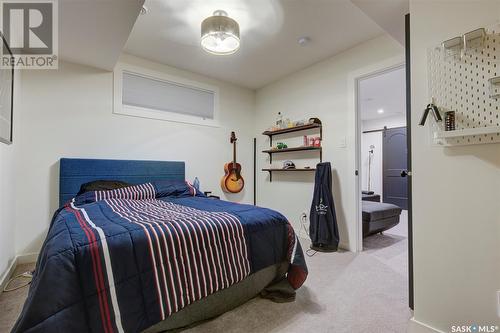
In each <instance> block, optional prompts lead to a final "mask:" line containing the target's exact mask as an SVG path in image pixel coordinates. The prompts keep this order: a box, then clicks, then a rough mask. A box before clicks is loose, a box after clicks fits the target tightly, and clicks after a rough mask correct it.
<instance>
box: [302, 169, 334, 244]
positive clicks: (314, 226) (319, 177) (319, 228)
mask: <svg viewBox="0 0 500 333" xmlns="http://www.w3.org/2000/svg"><path fill="white" fill-rule="evenodd" d="M309 219H310V223H309V236H310V237H311V241H312V245H311V248H312V249H314V250H317V251H324V252H332V251H337V247H338V245H339V230H338V225H337V217H336V215H335V203H334V202H333V196H332V167H331V165H330V162H325V163H318V165H317V166H316V176H315V183H314V196H313V201H312V205H311V213H310V214H309Z"/></svg>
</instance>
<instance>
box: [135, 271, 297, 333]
mask: <svg viewBox="0 0 500 333" xmlns="http://www.w3.org/2000/svg"><path fill="white" fill-rule="evenodd" d="M287 270H288V263H287V262H283V263H281V264H276V265H273V266H269V267H266V268H264V269H261V270H260V271H258V272H256V273H254V274H252V275H250V276H248V277H247V278H246V279H244V280H242V281H240V282H239V283H237V284H234V285H232V286H231V287H229V288H227V289H223V290H221V291H218V292H216V293H215V294H212V295H209V296H208V297H205V298H203V299H201V300H199V301H196V302H195V303H193V304H190V305H188V306H187V307H185V308H184V309H182V310H180V311H179V312H176V313H174V314H172V315H171V316H170V317H168V318H167V319H165V320H163V321H161V322H159V323H158V324H156V325H153V326H151V327H150V328H148V329H146V330H144V331H143V333H158V332H166V331H172V330H178V329H180V328H187V327H189V326H194V325H196V324H199V323H200V322H203V321H206V320H208V319H211V318H214V317H217V316H220V315H221V314H223V313H225V312H228V311H230V310H232V309H234V308H237V307H238V306H240V305H242V304H243V303H245V302H247V301H249V300H251V299H252V298H254V297H255V296H257V295H258V294H259V293H260V292H261V291H263V290H264V289H265V288H266V287H267V286H269V285H271V284H273V283H274V282H279V281H280V280H282V279H283V278H284V276H285V273H286V272H287Z"/></svg>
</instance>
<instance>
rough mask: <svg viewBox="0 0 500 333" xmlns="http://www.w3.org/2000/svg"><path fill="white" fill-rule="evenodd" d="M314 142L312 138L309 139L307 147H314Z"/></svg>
mask: <svg viewBox="0 0 500 333" xmlns="http://www.w3.org/2000/svg"><path fill="white" fill-rule="evenodd" d="M314 141H315V139H314V138H313V137H310V138H309V147H314Z"/></svg>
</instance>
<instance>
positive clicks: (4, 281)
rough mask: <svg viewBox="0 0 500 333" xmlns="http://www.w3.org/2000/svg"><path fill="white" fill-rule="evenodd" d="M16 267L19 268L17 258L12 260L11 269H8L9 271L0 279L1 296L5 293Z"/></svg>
mask: <svg viewBox="0 0 500 333" xmlns="http://www.w3.org/2000/svg"><path fill="white" fill-rule="evenodd" d="M16 266H17V256H16V257H14V259H12V260H11V262H10V265H9V267H7V270H6V271H5V272H4V273H3V275H2V277H1V279H0V294H1V293H2V292H3V288H5V285H6V284H7V282H8V281H9V279H10V277H11V276H12V274H14V270H15V269H16Z"/></svg>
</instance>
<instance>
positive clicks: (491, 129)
mask: <svg viewBox="0 0 500 333" xmlns="http://www.w3.org/2000/svg"><path fill="white" fill-rule="evenodd" d="M495 133H500V126H488V127H477V128H466V129H459V130H454V131H439V132H435V133H434V139H446V138H457V137H461V136H470V135H482V134H495Z"/></svg>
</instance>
